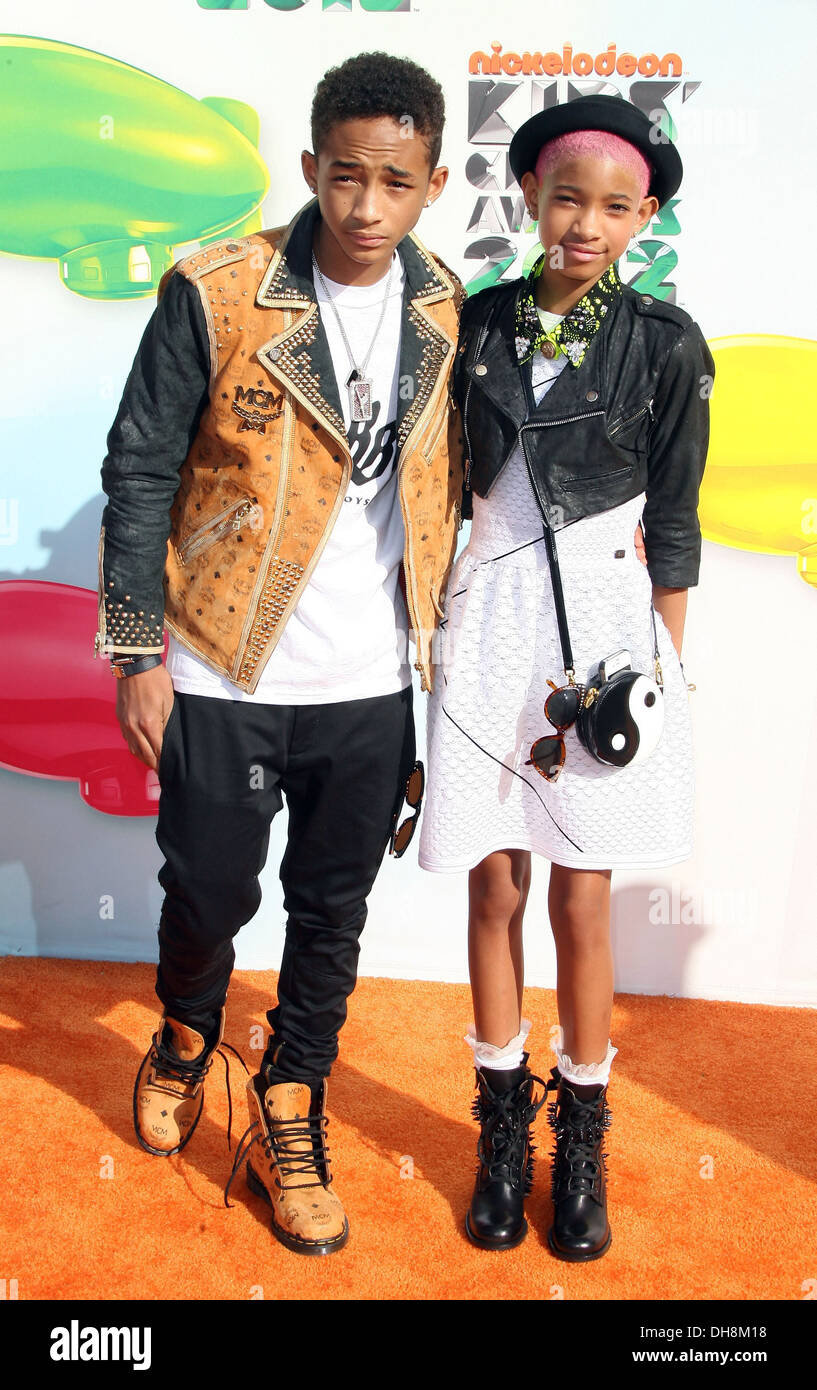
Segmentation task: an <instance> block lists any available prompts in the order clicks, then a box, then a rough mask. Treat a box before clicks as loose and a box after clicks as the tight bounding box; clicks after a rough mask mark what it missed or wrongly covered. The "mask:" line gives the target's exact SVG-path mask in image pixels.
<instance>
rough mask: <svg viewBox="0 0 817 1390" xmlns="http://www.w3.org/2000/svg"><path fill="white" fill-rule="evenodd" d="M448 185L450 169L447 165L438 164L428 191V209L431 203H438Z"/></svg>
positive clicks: (429, 182)
mask: <svg viewBox="0 0 817 1390" xmlns="http://www.w3.org/2000/svg"><path fill="white" fill-rule="evenodd" d="M447 183H448V168H447V166H446V165H445V164H438V165H437V168H436V169H434V170H433V172H432V174H431V178H430V179H429V181H428V188H427V189H426V207H429V206H430V204H431V203H436V201H437V199H438V198H439V196H440V194H441V193H442V191H443V189H444V188H445V185H446V184H447Z"/></svg>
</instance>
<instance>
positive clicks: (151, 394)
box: [97, 273, 210, 653]
mask: <svg viewBox="0 0 817 1390" xmlns="http://www.w3.org/2000/svg"><path fill="white" fill-rule="evenodd" d="M209 380H210V348H209V340H208V334H207V325H206V321H205V317H204V309H203V306H202V304H201V300H200V297H199V292H198V290H197V288H196V286H195V285H193V284H191V283H190V281H188V280H186V279H185V277H184V276H183V275H180V274H178V273H171V274H170V275H169V277H168V279H167V282H166V286H165V288H164V293H163V294H162V296H161V298H160V300H159V302H158V304H157V306H156V309H155V310H154V312H153V314H152V316H151V318H150V320H149V322H148V324H147V327H146V328H145V331H144V334H143V337H142V341H141V343H140V345H139V349H138V351H137V353H136V357H135V359H134V362H133V366H132V368H131V371H130V374H129V376H128V379H127V381H126V383H125V389H124V393H123V395H122V400H121V402H120V405H119V410H118V411H117V414H116V418H115V420H114V422H113V425H112V427H111V429H110V432H109V434H108V439H107V448H108V452H107V455H106V457H105V460H104V462H103V464H102V487H103V489H104V491H105V493H106V494H107V497H108V503H107V505H106V507H105V509H104V511H103V514H102V526H101V533H100V545H99V584H100V594H99V632H98V634H97V646H98V647H99V648H102V649H103V650H104V651H105V652H107V653H112V652H114V651H116V650H121V651H128V650H130V651H137V650H145V649H146V650H156V649H157V648H159V649H161V646H162V642H163V623H164V587H163V579H164V570H165V559H166V555H167V540H168V536H169V534H170V508H171V506H172V503H173V499H174V497H175V495H176V492H177V489H178V486H179V469H180V467H181V465H182V463H183V462H184V460H185V458H186V457H187V454H188V451H189V449H190V445H191V443H192V441H193V439H194V438H195V435H196V432H197V430H198V425H199V420H200V418H201V415H202V412H203V410H204V408H205V406H206V405H207V404H208V400H209Z"/></svg>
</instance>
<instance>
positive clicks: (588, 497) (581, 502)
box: [454, 280, 715, 588]
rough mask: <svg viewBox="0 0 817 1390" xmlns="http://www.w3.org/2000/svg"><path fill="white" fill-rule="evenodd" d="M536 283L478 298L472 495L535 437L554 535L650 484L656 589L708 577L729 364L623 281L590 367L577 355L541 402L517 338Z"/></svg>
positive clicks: (590, 353)
mask: <svg viewBox="0 0 817 1390" xmlns="http://www.w3.org/2000/svg"><path fill="white" fill-rule="evenodd" d="M523 284H524V282H523V281H522V280H515V281H512V282H510V283H509V284H507V285H500V286H493V287H490V288H488V289H485V290H482V291H481V292H480V293H479V294H477V295H474V296H473V297H472V298H470V299H468V300H466V303H465V305H464V307H463V311H462V315H461V323H460V340H459V347H458V352H457V364H456V368H455V378H454V381H455V386H454V389H455V395H456V397H457V399H458V400H459V402H460V405H461V408H462V416H463V423H464V433H465V439H466V450H467V453H468V462H467V464H466V479H465V491H464V502H463V516H470V515H471V513H472V497H471V494H472V493H476V495H477V496H479V497H487V496H488V495H489V494H490V491H491V488H492V487H493V485H494V483H495V482H496V479H497V477H498V476H499V474H500V472H501V471H502V468H503V467H504V465H505V463H506V462H507V460H508V458H509V456H510V454H511V453H512V451H513V449H514V448H515V447H516V445H517V442H520V441H521V444H522V447H523V450H524V455H525V460H526V463H527V467H528V472H529V475H530V478H531V483H532V485H533V490H534V493H535V495H536V498H537V500H538V503H539V506H540V509H541V511H542V515H543V518H544V519H545V520H547V521H548V522H549V524H550V525H551V527H552V528H553V529H554V530H559V529H561V528H562V527H563V526H568V525H570V523H571V522H574V521H577V520H578V519H579V518H580V517H584V516H592V515H594V514H595V513H597V512H601V511H606V510H607V509H608V508H611V507H615V506H618V505H619V504H621V503H623V502H626V501H629V499H630V498H632V497H636V496H637V495H638V494H639V493H641V492H642V491H643V492H645V493H646V502H645V506H644V512H643V517H642V527H643V531H644V544H645V549H646V554H647V568H648V570H649V574H650V578H651V579H652V581H653V583H654V584H660V585H663V586H666V587H667V588H688V587H691V586H693V585H695V584H697V582H698V571H699V565H700V555H701V531H700V525H699V522H698V513H697V504H698V490H699V486H700V482H701V478H702V476H703V471H704V465H705V461H706V452H707V447H708V442H709V395H710V392H711V389H712V382H713V381H714V376H715V365H714V362H713V360H712V355H711V353H710V351H709V348H708V347H707V344H706V341H705V339H704V337H703V334H702V333H701V330H700V328H699V327H698V325H697V323H695V321H694V320H693V319H692V318H691V317H690V316H689V314H687V313H686V312H685V311H684V310H683V309H679V308H677V307H676V306H675V305H672V304H667V303H666V302H664V301H663V300H660V299H655V298H653V297H652V296H651V295H642V294H638V293H636V292H635V291H634V290H632V289H630V288H629V286H626V285H625V286H623V287H622V293H621V295H619V296H618V298H617V302H616V304H615V305H614V306H613V307H612V308H611V310H610V312H609V313H608V314H607V316H606V317H605V318H604V320H603V322H602V323H601V325H600V327H599V329H598V331H597V332H596V333H595V334H594V335H593V337H592V339H591V340H590V343H589V346H588V349H587V352H586V354H585V356H584V360H583V361H582V364H581V366H580V367H579V368H574V367H573V366H572V365H571V364H570V363H567V364H566V365H565V367H564V369H563V370H562V372H561V373H560V375H559V376H558V377H557V378H556V380H555V381H554V383H553V385H552V386H551V388H550V390H549V391H548V392H547V393H546V394H545V396H544V397H543V399H542V401H541V403H540V405H538V406H537V405H536V404H535V402H534V399H533V396H532V393H531V387H530V368H529V366H528V368H527V370H526V368H525V367H524V366H523V367H520V366H519V364H518V360H517V352H516V347H515V330H514V325H515V314H516V303H517V298H518V296H519V294H520V293H521V290H522V286H523Z"/></svg>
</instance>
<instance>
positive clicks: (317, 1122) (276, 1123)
mask: <svg viewBox="0 0 817 1390" xmlns="http://www.w3.org/2000/svg"><path fill="white" fill-rule="evenodd" d="M328 1126H329V1117H328V1116H327V1115H325V1114H324V1113H323V1111H321V1112H320V1113H319V1114H318V1115H308V1116H306V1117H305V1118H300V1119H297V1120H271V1121H270V1122H269V1129H267V1128H266V1127H265V1126H263V1125H262V1124H261V1121H260V1120H253V1122H252V1124H251V1125H248V1127H247V1128H246V1129H245V1131H244V1133H243V1134H242V1136H241V1138H240V1140H239V1141H238V1148H237V1149H236V1151H235V1158H234V1160H233V1170H232V1172H231V1173H230V1177H229V1179H228V1182H227V1186H226V1187H225V1189H224V1205H225V1207H231V1206H233V1203H232V1202H228V1201H227V1197H228V1194H229V1191H230V1188H231V1187H232V1185H233V1180H234V1179H235V1178H236V1177H237V1176H238V1173H239V1172H240V1170H241V1168H242V1166H243V1164H244V1163H246V1161H247V1159H248V1158H249V1156H250V1150H251V1149H252V1146H253V1144H257V1143H258V1142H259V1140H260V1141H261V1148H262V1149H263V1151H264V1153H265V1155H266V1157H267V1158H268V1159H272V1161H273V1162H274V1163H275V1165H276V1167H277V1169H278V1175H279V1179H280V1183H281V1187H286V1185H287V1182H286V1180H287V1178H291V1177H296V1176H297V1177H303V1176H304V1175H309V1174H312V1175H313V1176H314V1181H313V1182H299V1183H297V1184H294V1186H297V1187H299V1188H301V1187H328V1186H329V1184H330V1183H331V1181H332V1174H331V1171H330V1167H329V1145H328V1144H327V1142H326V1137H327V1129H328ZM253 1130H255V1131H256V1133H254V1134H253ZM250 1134H252V1138H251V1139H250V1140H249V1142H248V1143H247V1145H246V1148H244V1150H243V1152H242V1145H243V1144H244V1141H245V1140H246V1139H247V1136H248V1135H250ZM304 1140H308V1142H309V1144H310V1148H309V1150H308V1151H307V1150H303V1149H301V1150H298V1149H297V1148H296V1145H297V1144H300V1143H303V1141H304ZM321 1168H322V1169H323V1171H324V1172H325V1174H326V1177H325V1178H323V1177H321Z"/></svg>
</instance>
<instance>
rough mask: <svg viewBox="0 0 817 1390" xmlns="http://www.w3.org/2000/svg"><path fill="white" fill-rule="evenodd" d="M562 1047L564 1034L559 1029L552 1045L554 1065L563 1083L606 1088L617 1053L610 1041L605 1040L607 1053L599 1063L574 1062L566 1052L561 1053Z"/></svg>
mask: <svg viewBox="0 0 817 1390" xmlns="http://www.w3.org/2000/svg"><path fill="white" fill-rule="evenodd" d="M563 1046H564V1033H563V1031H562V1029H561V1028H559V1030H558V1033H557V1035H556V1038H555V1041H554V1043H553V1051H554V1052H555V1053H556V1064H557V1066H558V1068H559V1073H560V1075H561V1076H563V1077H564V1079H565V1081H572V1082H574V1084H575V1085H577V1086H606V1085H607V1082H608V1081H609V1080H610V1067H611V1066H612V1062H613V1058H614V1057H615V1055H616V1053H617V1052H618V1048H617V1047H613V1044H612V1043H611V1041H610V1039H609V1038H608V1039H607V1053H606V1056H604V1057H603V1058H602V1060H601V1061H600V1062H574V1061H573V1060H572V1058H571V1057H569V1056H568V1055H567V1053H566V1052H563V1051H562V1048H563Z"/></svg>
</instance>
